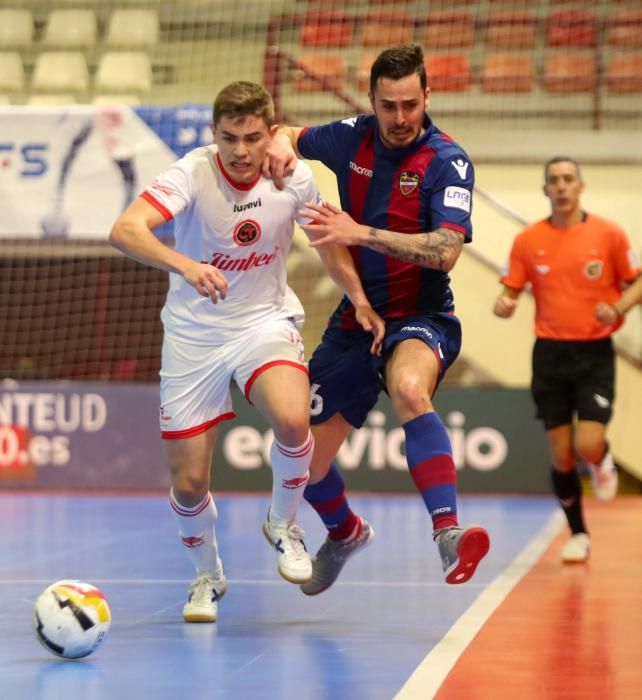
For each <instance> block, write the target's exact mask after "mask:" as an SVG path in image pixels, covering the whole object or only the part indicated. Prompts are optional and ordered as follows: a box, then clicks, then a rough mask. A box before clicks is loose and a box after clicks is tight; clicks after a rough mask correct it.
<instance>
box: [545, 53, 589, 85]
mask: <svg viewBox="0 0 642 700" xmlns="http://www.w3.org/2000/svg"><path fill="white" fill-rule="evenodd" d="M542 85H543V86H544V88H545V89H546V90H548V92H555V93H571V92H592V91H593V90H595V89H596V87H597V70H596V65H595V58H594V57H593V56H592V55H588V54H554V55H550V56H548V58H547V59H546V62H545V64H544V74H543V77H542Z"/></svg>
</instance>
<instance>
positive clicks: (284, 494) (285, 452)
mask: <svg viewBox="0 0 642 700" xmlns="http://www.w3.org/2000/svg"><path fill="white" fill-rule="evenodd" d="M313 452H314V438H313V437H312V433H308V437H307V438H306V440H305V442H304V443H303V444H302V445H299V446H298V447H286V446H285V445H281V444H280V443H279V442H277V440H274V442H273V443H272V448H271V450H270V462H271V464H272V506H271V507H270V521H271V522H273V523H279V524H284V523H285V522H287V523H291V522H293V521H294V519H295V517H296V512H297V509H298V507H299V505H300V504H301V501H302V500H303V491H304V489H305V487H306V484H307V483H308V479H309V478H310V472H309V471H308V468H309V467H310V462H311V461H312V453H313Z"/></svg>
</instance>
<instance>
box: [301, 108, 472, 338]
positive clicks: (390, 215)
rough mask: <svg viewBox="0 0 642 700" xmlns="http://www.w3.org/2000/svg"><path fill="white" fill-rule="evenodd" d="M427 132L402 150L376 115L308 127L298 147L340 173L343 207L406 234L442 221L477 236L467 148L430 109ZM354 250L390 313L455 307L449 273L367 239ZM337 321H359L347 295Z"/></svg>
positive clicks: (374, 297) (374, 296)
mask: <svg viewBox="0 0 642 700" xmlns="http://www.w3.org/2000/svg"><path fill="white" fill-rule="evenodd" d="M424 129H425V131H424V133H423V134H422V135H421V136H420V137H419V138H418V139H416V140H415V141H414V142H413V143H412V144H410V145H409V146H407V147H406V148H403V149H389V148H386V147H385V146H384V145H383V143H382V141H381V139H380V137H379V133H378V128H377V120H376V117H375V116H374V115H373V114H368V115H359V116H357V117H351V118H349V119H343V120H341V121H336V122H331V123H329V124H324V125H321V126H313V127H308V128H306V129H304V130H303V131H302V132H301V134H300V135H299V140H298V143H297V146H298V150H299V152H300V153H301V155H302V156H303V157H304V158H309V159H313V160H319V161H321V162H322V163H323V164H324V165H326V166H327V167H328V168H330V170H332V171H333V172H334V174H335V175H336V177H337V183H338V186H339V197H340V200H341V208H342V209H343V210H344V211H347V212H348V213H349V214H350V216H352V218H353V219H354V220H355V221H357V222H358V223H360V224H366V225H368V226H372V227H374V228H379V229H387V230H389V231H397V232H400V233H421V232H424V231H434V230H436V229H437V228H449V229H453V230H455V231H459V232H461V233H462V234H464V236H465V240H466V242H468V241H470V240H471V238H472V226H471V220H470V215H471V210H472V190H473V185H474V178H475V175H474V169H473V165H472V163H471V161H470V158H469V157H468V155H467V154H466V152H465V151H464V150H463V149H462V148H461V147H460V146H459V145H458V144H457V143H455V142H454V141H453V140H452V139H451V138H450V137H449V136H447V135H446V134H445V133H443V132H442V131H440V130H439V129H438V128H437V127H436V126H435V125H434V124H433V123H432V122H431V120H430V118H429V117H428V115H426V118H425V122H424ZM350 252H351V254H352V257H353V259H354V261H355V265H356V267H357V270H358V272H359V275H360V277H361V281H362V284H363V287H364V290H365V292H366V294H367V296H368V299H369V300H370V303H371V304H372V306H373V308H374V309H375V310H376V311H377V313H379V314H380V315H381V316H382V317H383V318H385V319H396V318H405V317H412V316H417V315H423V314H426V313H431V312H451V311H453V309H454V302H453V295H452V291H451V289H450V277H449V276H448V274H447V273H445V272H441V271H439V270H428V269H426V268H422V267H419V266H418V265H414V264H412V263H408V262H404V261H402V260H399V259H397V258H393V257H391V256H389V255H384V254H383V253H378V252H375V251H373V250H370V249H369V248H365V247H363V246H352V247H351V248H350ZM330 323H331V325H334V324H339V325H340V326H341V327H343V328H355V327H357V326H358V324H357V323H356V321H355V319H354V308H353V307H352V304H351V303H350V302H349V301H348V299H347V298H345V297H344V299H343V300H342V301H341V304H340V305H339V307H338V308H337V310H336V311H335V313H334V315H333V317H332V319H331V321H330Z"/></svg>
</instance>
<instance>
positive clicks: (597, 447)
mask: <svg viewBox="0 0 642 700" xmlns="http://www.w3.org/2000/svg"><path fill="white" fill-rule="evenodd" d="M575 449H576V450H577V454H578V456H579V458H580V459H581V460H582V461H584V462H587V463H588V464H599V463H600V462H601V461H602V458H603V457H604V453H605V452H606V444H605V443H604V440H597V441H583V442H582V443H581V444H578V445H576V448H575Z"/></svg>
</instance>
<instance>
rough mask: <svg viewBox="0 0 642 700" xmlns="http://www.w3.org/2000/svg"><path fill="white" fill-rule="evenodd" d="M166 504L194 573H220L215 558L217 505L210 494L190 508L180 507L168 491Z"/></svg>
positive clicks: (216, 546) (172, 491) (221, 571)
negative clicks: (170, 510)
mask: <svg viewBox="0 0 642 700" xmlns="http://www.w3.org/2000/svg"><path fill="white" fill-rule="evenodd" d="M169 504H170V506H171V508H172V512H173V513H174V517H175V518H176V522H177V523H178V534H179V535H180V538H181V542H182V543H183V545H184V547H185V550H186V552H187V556H188V557H189V558H190V560H191V562H192V564H194V567H195V569H196V573H197V574H201V573H203V572H206V571H207V572H210V571H211V572H213V573H214V575H215V576H220V575H221V574H222V573H223V565H222V563H221V560H220V558H219V556H218V545H217V543H216V532H215V530H214V523H215V522H216V517H217V515H218V514H217V512H216V505H215V504H214V499H213V498H212V494H211V493H209V492H208V494H207V496H205V498H204V499H203V500H202V501H201V502H200V503H198V504H197V505H195V506H193V507H191V508H189V507H187V506H184V505H181V504H180V503H179V502H178V501H177V500H176V496H175V495H174V490H173V489H170V492H169Z"/></svg>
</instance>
